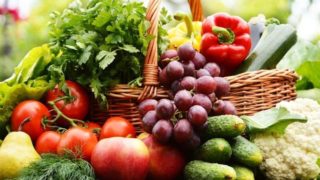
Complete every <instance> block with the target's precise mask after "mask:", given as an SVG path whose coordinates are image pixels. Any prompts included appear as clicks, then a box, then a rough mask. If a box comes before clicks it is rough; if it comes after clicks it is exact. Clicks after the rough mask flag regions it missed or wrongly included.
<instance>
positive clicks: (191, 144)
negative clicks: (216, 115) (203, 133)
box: [183, 133, 201, 150]
mask: <svg viewBox="0 0 320 180" xmlns="http://www.w3.org/2000/svg"><path fill="white" fill-rule="evenodd" d="M200 144H201V139H200V137H199V136H198V135H197V134H196V133H193V135H192V137H191V139H190V140H189V141H188V142H187V143H186V144H184V145H183V147H185V148H186V149H188V150H195V149H197V148H198V147H199V146H200Z"/></svg>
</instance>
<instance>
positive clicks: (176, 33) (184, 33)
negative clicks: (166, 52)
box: [168, 13, 202, 51]
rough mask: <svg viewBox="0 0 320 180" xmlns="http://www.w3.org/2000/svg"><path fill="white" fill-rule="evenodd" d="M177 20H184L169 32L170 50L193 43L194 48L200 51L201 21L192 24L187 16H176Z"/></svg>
mask: <svg viewBox="0 0 320 180" xmlns="http://www.w3.org/2000/svg"><path fill="white" fill-rule="evenodd" d="M174 18H175V19H176V20H179V21H181V20H183V21H184V22H181V23H179V24H178V25H177V26H176V27H174V28H172V29H170V30H169V31H168V38H169V41H170V44H169V49H177V48H178V47H179V46H181V45H183V44H184V43H186V42H191V43H192V45H193V47H194V48H195V49H196V50H197V51H199V50H200V42H201V28H202V22H201V21H194V22H192V21H191V19H190V17H189V16H187V15H186V14H182V13H179V14H176V15H175V16H174Z"/></svg>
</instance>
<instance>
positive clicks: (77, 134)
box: [57, 127, 98, 161]
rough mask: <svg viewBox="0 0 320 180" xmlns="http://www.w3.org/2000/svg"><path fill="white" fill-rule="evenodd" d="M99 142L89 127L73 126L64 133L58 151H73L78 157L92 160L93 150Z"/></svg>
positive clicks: (60, 152) (61, 152) (62, 152)
mask: <svg viewBox="0 0 320 180" xmlns="http://www.w3.org/2000/svg"><path fill="white" fill-rule="evenodd" d="M97 143H98V138H97V136H96V135H95V134H94V133H93V132H91V131H90V130H89V129H86V128H83V127H72V128H70V129H68V130H67V131H66V132H65V133H63V134H62V136H61V139H60V142H59V143H58V146H57V152H58V154H60V155H61V154H64V153H66V152H68V151H71V152H73V153H74V154H75V155H76V156H77V157H81V158H83V159H85V160H87V161H90V158H91V153H92V150H93V148H94V147H95V145H96V144H97Z"/></svg>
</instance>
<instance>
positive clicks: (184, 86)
mask: <svg viewBox="0 0 320 180" xmlns="http://www.w3.org/2000/svg"><path fill="white" fill-rule="evenodd" d="M219 75H220V68H219V66H218V65H217V64H215V63H213V62H207V61H206V58H205V57H204V56H203V55H202V54H201V53H199V52H197V51H196V50H195V49H194V48H193V47H192V45H191V44H190V43H186V44H184V45H182V46H180V47H179V49H178V51H176V50H167V51H166V52H165V53H164V54H163V55H162V56H161V60H160V68H159V80H160V84H161V85H163V86H165V87H167V88H169V89H171V93H172V100H169V99H160V100H159V101H157V100H155V99H147V100H144V101H143V102H141V103H140V105H139V111H140V113H141V115H142V116H143V118H142V122H143V128H144V130H145V131H146V132H149V133H152V134H153V135H154V136H155V137H156V138H157V140H158V141H160V142H163V143H167V142H169V141H171V140H174V141H175V142H176V143H178V144H179V145H182V146H184V147H187V148H191V149H194V148H196V147H197V146H198V145H200V138H199V135H198V134H199V133H198V132H199V131H201V130H202V129H203V128H205V126H206V121H207V118H208V116H210V115H221V114H236V109H235V107H234V105H233V104H232V103H231V102H229V101H223V100H219V98H221V97H222V96H225V95H227V94H228V93H229V91H230V85H229V82H228V81H227V80H226V79H224V78H223V77H219Z"/></svg>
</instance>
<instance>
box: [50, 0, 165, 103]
mask: <svg viewBox="0 0 320 180" xmlns="http://www.w3.org/2000/svg"><path fill="white" fill-rule="evenodd" d="M52 17H53V20H52V22H51V23H50V28H51V31H50V35H51V37H52V38H51V42H50V47H51V49H52V51H53V52H54V53H56V54H59V53H61V52H62V54H61V56H60V57H59V58H56V59H55V61H54V62H53V64H52V65H51V66H50V67H49V71H50V74H51V77H52V78H53V79H55V80H58V81H61V80H64V79H70V80H74V81H77V82H79V83H80V84H82V85H84V86H87V87H90V89H91V91H92V92H93V94H94V95H95V97H96V98H97V99H98V100H101V101H105V100H106V97H105V94H106V92H107V90H108V89H109V88H111V87H113V86H114V85H115V84H117V83H128V82H130V81H132V80H134V79H136V78H139V77H141V75H142V67H143V62H144V58H145V55H146V51H147V47H148V44H149V42H150V41H151V40H152V39H153V38H154V37H152V36H151V35H148V33H147V30H148V28H149V26H150V22H149V21H147V20H146V7H144V6H143V3H139V2H135V1H129V0H117V1H114V0H91V1H89V2H88V3H86V4H82V3H80V1H75V2H74V3H73V4H72V6H70V7H69V8H67V9H65V10H64V11H63V12H62V13H57V12H55V13H53V14H52ZM169 20H170V17H169V16H168V14H167V11H165V10H162V11H161V17H160V21H159V26H158V27H159V28H158V29H159V30H158V31H159V34H158V46H159V53H162V52H163V51H164V50H165V49H166V47H167V45H168V40H167V39H166V33H167V32H166V30H165V29H164V28H163V27H164V25H165V24H167V22H168V21H169Z"/></svg>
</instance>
